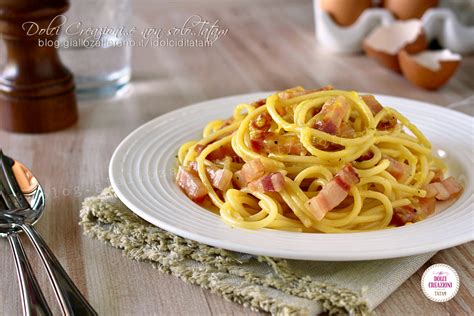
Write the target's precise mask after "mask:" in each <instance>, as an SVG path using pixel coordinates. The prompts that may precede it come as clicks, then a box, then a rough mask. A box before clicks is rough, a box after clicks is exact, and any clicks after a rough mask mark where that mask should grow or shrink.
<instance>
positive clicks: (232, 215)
mask: <svg viewBox="0 0 474 316" xmlns="http://www.w3.org/2000/svg"><path fill="white" fill-rule="evenodd" d="M472 124H473V119H472V118H471V117H469V116H467V115H464V114H461V113H457V112H454V111H451V110H448V109H444V108H440V107H436V106H433V105H429V104H426V103H422V102H418V101H413V100H408V99H401V98H395V97H389V96H378V95H373V94H367V93H358V92H355V91H344V90H337V89H334V88H333V87H331V86H327V87H323V88H319V89H312V90H306V89H304V88H302V87H295V88H291V89H288V90H285V91H280V92H276V93H267V94H265V93H263V94H261V93H260V94H252V95H243V96H235V97H229V98H224V99H217V100H211V101H208V102H204V103H201V104H196V105H193V106H189V107H186V108H183V109H179V110H176V111H174V112H171V113H168V114H166V115H163V116H161V117H158V118H157V119H155V120H153V121H151V122H149V123H147V124H145V125H144V126H142V127H141V128H139V129H137V130H136V131H135V132H133V133H132V134H131V135H129V136H128V137H127V138H126V139H125V140H124V141H123V142H122V143H121V144H120V145H119V147H118V148H117V150H116V152H115V153H114V156H113V157H112V161H111V165H110V178H111V182H112V186H113V187H114V189H115V192H116V193H117V195H118V196H119V198H120V199H121V200H122V201H123V202H124V203H125V204H126V205H127V206H128V207H129V208H130V209H131V210H132V211H133V212H135V213H136V214H137V215H138V216H140V217H142V218H143V219H145V220H147V221H149V222H150V223H152V224H155V225H157V226H159V227H161V228H163V229H166V230H168V231H171V232H173V233H176V234H178V235H180V236H183V237H187V238H190V239H192V240H196V241H199V242H203V243H206V244H209V245H212V246H216V247H222V248H225V249H229V250H234V251H241V252H247V253H251V254H255V255H269V256H276V257H284V258H294V259H312V260H366V259H381V258H391V257H400V256H407V255H414V254H419V253H425V252H429V251H434V250H439V249H443V248H447V247H450V246H454V245H457V244H460V243H463V242H467V241H469V240H472V229H473V225H472V216H473V210H472V203H473V195H472V179H473V177H472V156H470V155H469V150H468V149H469V148H470V151H471V152H472V147H473V144H472V135H471V133H470V132H469V131H470V130H472Z"/></svg>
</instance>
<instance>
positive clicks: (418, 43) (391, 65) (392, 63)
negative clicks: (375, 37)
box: [362, 31, 428, 73]
mask: <svg viewBox="0 0 474 316" xmlns="http://www.w3.org/2000/svg"><path fill="white" fill-rule="evenodd" d="M362 47H363V48H364V50H365V52H366V54H367V55H368V56H369V57H372V58H374V59H375V60H376V61H377V62H378V63H380V64H381V65H382V66H385V67H387V68H388V69H391V70H393V71H395V72H399V73H401V72H402V70H401V68H400V64H399V61H398V52H397V53H395V54H389V53H386V52H384V51H380V50H376V49H374V48H373V47H372V46H370V44H368V43H367V42H366V41H364V43H363V44H362ZM427 47H428V41H427V39H426V36H425V33H424V32H423V31H420V34H419V35H418V37H417V38H416V40H415V41H414V42H412V43H409V44H407V45H405V47H403V48H402V49H401V50H405V51H406V52H408V53H409V54H415V53H419V52H421V51H423V50H425V49H426V48H427Z"/></svg>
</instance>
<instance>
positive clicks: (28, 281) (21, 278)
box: [0, 178, 52, 316]
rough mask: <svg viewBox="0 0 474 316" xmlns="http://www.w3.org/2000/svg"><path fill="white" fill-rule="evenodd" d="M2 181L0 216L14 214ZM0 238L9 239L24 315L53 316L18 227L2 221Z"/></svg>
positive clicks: (0, 184) (12, 202)
mask: <svg viewBox="0 0 474 316" xmlns="http://www.w3.org/2000/svg"><path fill="white" fill-rule="evenodd" d="M1 180H2V179H1V178H0V196H1V198H0V214H2V213H6V212H14V211H15V210H16V208H17V207H16V205H15V203H14V201H13V199H12V198H11V196H10V195H9V194H8V190H7V189H6V188H5V186H4V185H3V184H2V182H3V181H1ZM3 183H5V182H3ZM0 236H2V237H6V238H7V239H8V241H9V243H10V246H11V248H12V251H13V257H14V260H15V266H16V272H17V275H18V283H19V285H20V293H21V302H22V306H23V314H24V315H28V316H29V315H52V314H51V310H50V309H49V306H48V303H47V302H46V300H45V298H44V295H43V292H42V291H41V288H40V287H39V285H38V281H37V280H36V277H35V276H34V274H33V270H32V269H31V265H30V263H29V261H28V258H27V257H26V254H25V251H24V249H23V244H22V242H21V239H20V237H19V236H18V232H17V229H16V225H14V224H12V223H10V222H6V221H3V220H0Z"/></svg>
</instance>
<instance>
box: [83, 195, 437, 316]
mask: <svg viewBox="0 0 474 316" xmlns="http://www.w3.org/2000/svg"><path fill="white" fill-rule="evenodd" d="M80 215H81V222H80V224H81V225H82V226H83V228H84V233H85V234H86V235H88V236H90V237H93V238H95V239H98V240H100V241H103V242H105V243H106V244H109V245H111V246H113V247H115V248H118V249H121V250H122V252H123V254H124V255H125V256H127V257H129V258H132V259H135V260H137V261H142V262H147V263H150V264H152V265H153V266H154V267H156V268H157V269H158V270H160V271H162V272H166V273H170V274H172V275H175V276H177V277H179V278H181V279H182V280H184V281H187V282H190V283H193V284H196V285H199V286H201V287H202V288H205V289H208V290H210V291H212V292H214V293H217V294H219V295H221V296H223V297H224V298H226V299H228V300H230V301H233V302H236V303H239V304H242V305H243V306H245V307H249V308H251V309H253V310H258V311H265V312H270V313H272V314H275V315H316V314H319V313H321V312H328V313H329V314H337V315H346V314H347V315H367V314H371V311H372V310H373V309H374V308H375V307H376V306H377V305H378V304H380V303H381V302H382V301H383V300H384V299H386V298H387V297H388V296H389V295H390V294H391V293H392V292H393V291H395V290H396V289H397V288H398V287H399V286H400V285H401V284H402V283H403V282H405V280H406V279H408V278H409V277H410V276H411V275H412V274H413V273H414V272H416V271H417V270H418V269H419V268H420V267H421V266H422V265H423V264H424V263H425V262H426V261H428V260H429V258H431V257H432V256H433V255H434V253H429V254H423V255H419V256H413V257H405V258H397V259H390V260H373V261H357V262H317V261H297V260H284V259H278V258H270V257H263V256H253V255H249V254H243V253H237V252H232V251H227V250H224V249H219V248H215V247H211V246H207V245H204V244H200V243H198V242H195V241H192V240H189V239H185V238H182V237H179V236H177V235H174V234H172V233H169V232H167V231H164V230H162V229H160V228H158V227H156V226H153V225H151V224H149V223H147V222H146V221H144V220H142V219H141V218H139V217H138V216H136V215H135V214H134V213H132V212H131V211H130V210H129V209H128V208H127V207H126V206H125V205H124V204H123V203H122V202H121V201H120V200H119V199H118V198H117V196H116V195H115V194H114V192H113V190H112V189H111V188H107V189H105V190H104V191H103V192H102V193H101V194H100V195H99V196H95V197H90V198H87V199H86V200H85V201H84V203H83V207H82V209H81V213H80ZM348 242H350V240H348ZM354 247H357V245H354ZM157 286H158V285H157Z"/></svg>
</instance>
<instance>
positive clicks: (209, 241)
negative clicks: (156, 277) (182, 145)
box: [109, 92, 474, 261]
mask: <svg viewBox="0 0 474 316" xmlns="http://www.w3.org/2000/svg"><path fill="white" fill-rule="evenodd" d="M272 93H273V92H253V93H247V94H238V95H231V96H225V97H220V98H215V99H210V100H205V101H201V102H198V103H193V104H190V105H187V106H184V107H181V108H178V109H175V110H173V111H169V112H166V113H164V114H162V115H160V116H158V117H156V118H154V119H151V120H150V121H148V122H146V123H144V124H142V125H141V126H139V127H137V128H136V129H135V130H133V131H132V132H131V133H129V134H128V135H127V136H126V137H125V138H124V139H123V140H122V141H121V142H120V144H119V145H118V146H117V147H116V149H115V150H114V153H113V155H112V157H111V160H110V164H109V179H110V182H111V185H112V187H113V189H114V192H115V193H116V195H117V196H118V198H119V199H120V200H121V201H122V203H124V204H125V205H126V206H127V207H128V208H129V209H130V210H131V211H132V212H133V213H135V214H136V215H138V216H139V217H140V218H142V219H144V220H145V221H147V222H149V223H151V224H152V225H155V226H158V227H160V228H162V229H164V230H166V231H169V232H171V233H173V234H176V235H178V236H181V237H183V238H188V239H191V240H194V241H197V242H200V243H203V244H206V245H210V246H213V247H218V248H223V249H228V250H231V251H238V252H245V253H249V254H253V255H261V256H272V257H279V258H287V259H297V260H320V261H361V260H375V259H389V258H398V257H405V256H410V255H416V254H422V253H428V252H433V251H439V250H442V249H446V248H450V247H453V246H456V245H459V244H462V243H465V242H469V241H472V240H473V239H474V236H467V234H466V235H459V238H458V239H453V238H451V239H447V240H445V241H444V243H443V244H442V245H440V243H439V242H438V243H436V244H434V245H431V247H426V249H425V250H426V251H423V252H420V251H416V250H411V251H410V249H411V248H404V251H400V250H398V252H396V251H392V252H390V251H389V253H386V254H384V255H382V256H381V255H380V254H377V253H369V254H364V255H361V256H354V255H347V256H344V255H342V254H341V255H339V256H337V257H335V256H334V254H330V255H324V254H319V255H317V256H314V255H309V256H308V255H307V254H295V253H293V252H291V251H288V250H285V251H283V250H279V254H276V253H275V252H274V251H272V250H271V248H269V249H262V248H259V247H258V246H253V247H252V246H247V245H236V246H235V247H234V246H232V245H231V246H229V244H228V241H227V240H225V239H213V238H210V237H207V236H202V235H199V234H198V233H194V232H192V231H184V230H181V229H179V228H176V227H174V226H172V225H171V224H168V223H167V222H164V221H161V220H159V219H157V218H156V217H153V216H151V215H150V214H148V213H147V212H144V211H142V210H140V209H139V208H138V207H136V206H135V205H134V203H133V202H131V201H130V200H129V199H128V198H127V196H126V195H125V194H123V192H122V191H121V190H120V186H119V184H118V182H117V179H116V177H115V166H117V164H118V163H119V162H120V161H119V154H120V153H121V150H123V148H124V146H125V145H126V144H127V143H128V142H129V141H130V139H133V138H134V137H135V136H136V135H137V134H139V133H140V132H142V131H144V130H146V129H147V128H149V127H150V126H153V125H154V124H156V122H158V121H161V120H165V119H166V118H167V117H173V115H176V113H180V112H185V111H189V110H192V109H194V108H199V107H201V106H203V105H205V104H208V103H218V102H223V101H225V100H230V99H244V98H253V97H254V96H256V97H257V96H261V95H266V96H268V95H270V94H272ZM360 94H365V92H360ZM374 95H376V97H383V98H393V99H397V102H404V101H408V102H416V103H420V104H423V105H425V106H429V107H436V108H437V110H441V111H442V112H443V111H444V112H446V113H447V112H449V113H450V114H451V115H455V116H458V117H459V118H461V119H463V120H465V119H469V120H472V121H473V122H474V118H473V117H471V116H469V115H467V114H464V113H462V112H458V111H454V110H452V109H450V108H446V107H443V106H439V105H436V104H432V103H428V102H424V101H419V100H415V99H409V98H403V97H398V96H391V95H383V94H374ZM471 171H472V170H471ZM470 173H471V172H470ZM471 195H472V193H471ZM467 201H468V200H467ZM177 202H180V201H177ZM229 229H241V228H232V227H230V226H229ZM397 229H398V230H399V231H402V230H403V229H406V227H400V228H397ZM241 230H242V229H241ZM249 231H252V230H249ZM369 233H371V232H369ZM353 234H364V233H343V234H330V235H340V236H348V235H353ZM321 235H326V234H321ZM471 235H473V234H471Z"/></svg>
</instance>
